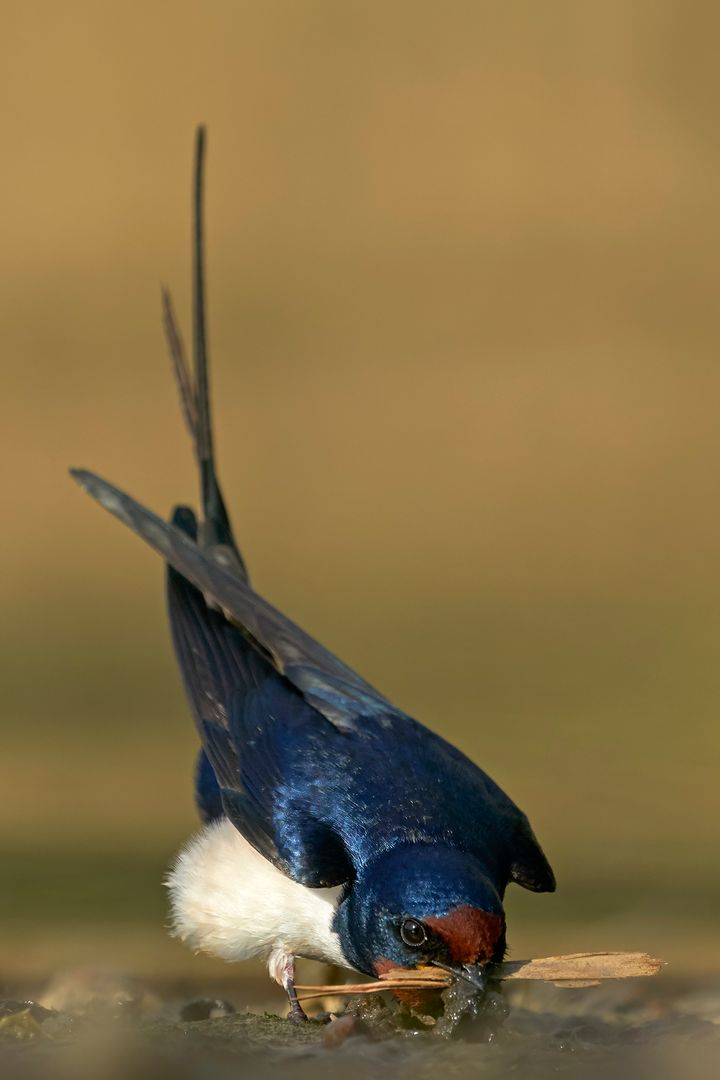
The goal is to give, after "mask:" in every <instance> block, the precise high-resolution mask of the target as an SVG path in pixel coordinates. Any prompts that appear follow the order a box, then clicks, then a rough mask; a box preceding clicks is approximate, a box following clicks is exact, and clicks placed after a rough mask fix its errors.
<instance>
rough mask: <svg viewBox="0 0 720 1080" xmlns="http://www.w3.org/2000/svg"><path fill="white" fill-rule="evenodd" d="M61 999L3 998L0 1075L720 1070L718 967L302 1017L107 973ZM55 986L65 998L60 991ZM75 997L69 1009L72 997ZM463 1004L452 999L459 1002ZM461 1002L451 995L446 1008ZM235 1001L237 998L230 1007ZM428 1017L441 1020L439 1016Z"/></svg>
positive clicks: (346, 1078)
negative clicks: (430, 1006)
mask: <svg viewBox="0 0 720 1080" xmlns="http://www.w3.org/2000/svg"><path fill="white" fill-rule="evenodd" d="M81 996H82V995H80V994H76V996H75V998H74V999H73V995H72V994H67V992H66V1001H65V1002H64V1003H63V1002H61V1001H59V1004H64V1005H65V1007H64V1008H51V1007H49V1006H48V1001H47V998H49V997H52V994H50V995H47V996H46V998H43V999H42V1000H41V1001H40V1002H33V1003H27V1002H24V1001H23V1000H22V998H21V997H20V996H17V997H16V998H15V999H14V1000H8V1001H6V1002H2V1003H0V1075H1V1076H2V1077H3V1080H5V1078H6V1077H7V1078H12V1077H15V1076H18V1077H23V1078H24V1077H33V1078H34V1077H40V1076H43V1077H54V1076H58V1077H60V1078H62V1080H64V1078H66V1077H67V1078H68V1080H69V1078H70V1077H73V1078H77V1080H90V1078H92V1080H99V1078H101V1077H105V1076H107V1077H110V1078H112V1080H126V1078H127V1080H130V1078H132V1080H144V1078H145V1077H147V1078H150V1077H153V1078H155V1077H160V1076H166V1075H167V1076H173V1077H177V1078H179V1080H201V1078H202V1080H226V1078H227V1080H230V1078H231V1077H232V1078H237V1077H239V1076H242V1077H260V1078H263V1077H265V1076H267V1077H270V1076H272V1077H277V1076H278V1075H280V1073H281V1072H286V1071H287V1072H288V1074H291V1075H292V1077H293V1080H296V1078H300V1080H303V1078H305V1077H321V1078H323V1077H326V1076H327V1077H331V1076H332V1077H336V1076H338V1074H341V1075H342V1078H343V1080H354V1078H355V1077H358V1078H359V1077H365V1076H372V1077H373V1078H375V1077H377V1076H384V1075H388V1076H390V1075H392V1076H393V1077H399V1078H405V1077H408V1078H409V1077H413V1078H419V1080H424V1078H425V1077H427V1078H428V1080H429V1078H431V1077H432V1078H433V1080H435V1078H436V1077H437V1076H438V1074H440V1075H442V1076H448V1077H450V1076H463V1077H465V1076H470V1077H475V1076H477V1077H482V1078H488V1080H494V1078H495V1077H501V1076H503V1077H505V1076H508V1075H517V1076H522V1077H528V1076H529V1077H545V1076H548V1077H549V1076H557V1075H559V1076H573V1075H582V1076H591V1077H592V1076H595V1075H597V1076H603V1077H608V1076H611V1077H612V1078H613V1080H620V1078H622V1077H625V1076H628V1077H630V1076H632V1077H640V1078H642V1077H645V1076H647V1077H654V1078H656V1077H659V1078H661V1080H664V1078H666V1077H667V1078H668V1080H669V1078H671V1077H673V1078H674V1077H683V1078H685V1077H688V1078H690V1080H692V1078H694V1077H698V1078H700V1077H705V1076H708V1077H710V1076H713V1077H714V1076H716V1075H717V1074H718V1062H720V979H704V980H695V981H693V980H683V981H678V980H673V979H671V978H669V977H662V978H660V979H657V980H634V981H633V983H632V985H628V984H612V985H608V986H603V987H598V988H591V989H586V990H562V989H556V988H553V987H549V986H537V985H534V986H526V987H522V986H518V987H513V988H512V989H508V988H506V989H505V990H504V992H503V994H502V995H500V994H498V993H496V992H495V991H493V992H491V993H490V994H489V995H487V996H486V998H485V999H484V1001H483V1002H482V1003H480V1005H478V1006H477V1007H473V1008H472V1009H470V1010H468V1008H467V1003H466V1002H461V1003H460V1006H459V1008H460V1022H459V1023H455V1022H453V1018H452V1016H448V1015H446V1016H444V1017H442V1016H441V1017H440V1019H437V1018H435V1017H422V1016H417V1015H413V1014H411V1013H409V1012H408V1010H407V1009H404V1008H402V1007H400V1006H398V1005H397V1003H395V1002H394V1001H393V1000H391V999H381V998H363V999H351V1001H350V1002H348V1004H347V1006H346V1008H345V1010H344V1013H343V1015H342V1016H340V1017H338V1016H333V1017H331V1018H328V1017H327V1016H321V1017H320V1018H316V1019H311V1020H310V1021H309V1022H308V1023H306V1024H295V1023H292V1022H291V1021H289V1020H287V1019H285V1018H283V1017H279V1016H276V1015H274V1014H272V1013H258V1012H251V1011H246V1010H245V1009H243V1007H242V1003H241V1002H238V1001H236V1002H229V1001H224V1000H216V999H202V998H197V999H185V1000H177V999H173V996H172V994H168V993H165V994H164V995H159V994H158V993H157V992H156V991H154V990H147V989H144V988H142V987H137V986H135V987H133V988H132V989H128V986H126V985H118V986H116V987H115V988H114V989H113V988H112V986H111V985H108V986H106V987H105V988H104V991H103V993H99V992H98V993H96V994H95V996H94V997H92V999H88V1000H86V1001H85V1003H84V1004H83V1003H82V1001H81ZM55 997H56V999H59V998H61V997H62V995H61V994H58V993H57V991H56V993H55ZM71 1004H72V1005H73V1007H72V1008H71V1007H70V1005H71ZM456 1004H457V1003H456ZM452 1007H453V1002H452V1001H451V1002H449V1003H447V1002H446V1010H445V1011H446V1014H448V1013H450V1012H451V1009H452ZM233 1009H237V1011H233ZM433 1021H434V1022H433Z"/></svg>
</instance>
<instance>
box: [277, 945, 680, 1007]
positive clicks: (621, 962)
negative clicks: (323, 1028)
mask: <svg viewBox="0 0 720 1080" xmlns="http://www.w3.org/2000/svg"><path fill="white" fill-rule="evenodd" d="M663 965H664V961H663V960H657V959H655V957H652V956H649V955H648V953H640V952H635V953H622V952H600V953H569V954H568V955H567V956H546V957H543V958H542V959H539V960H514V961H510V962H508V963H505V964H502V965H500V966H498V967H496V968H495V969H494V971H493V977H494V978H496V979H535V980H539V981H542V982H549V983H554V984H555V985H556V986H567V987H572V988H578V987H581V986H597V984H598V983H599V982H601V981H602V980H604V979H631V978H638V977H640V976H649V975H657V974H658V972H659V971H660V969H661V968H662V967H663ZM451 981H452V976H451V975H450V974H449V973H448V972H446V971H443V970H442V969H440V968H433V967H426V968H418V969H406V968H394V969H393V970H391V971H387V972H385V973H384V974H383V975H381V976H380V978H379V979H378V980H377V982H368V983H346V984H340V985H337V986H296V987H295V989H296V990H297V992H298V997H301V998H303V999H304V1000H308V999H310V998H316V997H325V996H326V995H328V994H379V993H382V992H383V991H385V990H444V989H445V988H446V987H448V986H449V985H450V983H451Z"/></svg>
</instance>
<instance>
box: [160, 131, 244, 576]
mask: <svg viewBox="0 0 720 1080" xmlns="http://www.w3.org/2000/svg"><path fill="white" fill-rule="evenodd" d="M204 166H205V128H204V127H198V129H197V133H196V137H195V178H194V184H193V370H192V371H191V370H190V368H189V366H188V363H187V358H186V355H185V348H184V346H183V341H182V337H181V335H180V331H179V329H178V323H177V319H176V318H175V313H174V310H173V305H172V300H171V298H170V293H169V292H168V290H167V289H163V292H162V303H163V322H164V326H165V337H166V339H167V344H168V349H169V352H170V357H171V360H172V364H173V369H174V372H175V378H176V381H177V385H178V390H179V393H180V403H181V406H182V412H183V417H184V419H185V423H186V425H187V429H188V431H189V432H190V437H191V439H192V442H193V447H194V450H195V458H196V460H197V464H198V470H199V474H200V498H201V505H202V517H203V520H202V522H201V523H200V530H199V533H200V543H201V545H202V546H203V547H207V548H217V547H218V546H220V547H223V548H225V549H226V550H227V549H229V550H230V551H231V552H232V553H233V555H234V557H235V559H236V560H237V567H236V569H237V571H238V572H239V573H241V574H242V576H243V577H247V571H246V569H245V564H244V563H243V559H242V556H241V554H240V552H239V550H238V548H237V545H236V543H235V538H234V536H233V532H232V527H231V525H230V518H229V516H228V512H227V509H226V507H225V500H224V499H223V496H222V491H221V490H220V484H219V482H218V478H217V471H216V468H215V453H214V446H213V430H212V414H211V409H210V379H209V362H208V351H207V330H206V325H205V258H204V223H203V194H204V182H203V181H204V171H205V170H204Z"/></svg>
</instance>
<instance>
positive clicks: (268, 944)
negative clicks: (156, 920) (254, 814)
mask: <svg viewBox="0 0 720 1080" xmlns="http://www.w3.org/2000/svg"><path fill="white" fill-rule="evenodd" d="M166 884H167V887H168V889H169V890H170V905H171V912H172V923H173V933H174V935H175V936H176V937H179V938H181V939H182V940H183V941H184V942H186V943H187V944H188V945H189V946H190V947H191V948H193V949H197V950H198V951H201V952H207V953H210V954H211V955H213V956H218V957H220V958H221V959H223V960H248V959H250V958H251V957H258V958H260V959H263V960H266V961H268V963H269V965H270V967H271V971H272V973H273V974H278V973H277V972H275V970H273V969H274V968H275V966H276V959H275V958H277V957H280V956H305V957H307V958H308V959H310V960H323V961H325V962H326V963H330V964H339V965H341V966H343V967H349V966H350V965H349V964H348V962H347V960H346V959H345V957H344V956H343V952H342V948H341V947H340V939H339V938H338V936H337V934H336V933H335V932H334V931H333V930H332V919H333V915H334V913H335V908H336V906H337V902H338V898H339V896H340V893H341V891H342V888H341V887H337V888H334V889H308V888H306V886H304V885H299V884H298V883H297V882H295V881H291V880H290V878H288V877H285V875H284V874H283V873H281V871H280V870H278V869H277V868H276V867H274V866H273V865H272V863H270V862H268V861H267V859H265V858H263V856H262V855H260V854H259V853H258V852H257V851H256V850H255V848H254V847H252V845H251V844H249V843H248V842H247V840H245V838H244V837H243V836H241V835H240V833H239V832H238V831H237V829H236V828H235V826H234V825H232V823H231V822H230V821H229V820H228V819H227V818H222V819H221V820H219V821H216V822H213V823H212V824H210V825H206V826H205V828H204V829H203V830H202V832H200V833H198V835H197V836H195V837H194V838H193V839H192V840H191V841H190V842H189V843H188V844H187V845H186V846H185V847H184V848H183V849H182V851H181V852H180V854H179V855H178V858H177V861H176V863H175V866H174V867H173V869H172V870H171V871H170V874H169V875H168V878H167V881H166Z"/></svg>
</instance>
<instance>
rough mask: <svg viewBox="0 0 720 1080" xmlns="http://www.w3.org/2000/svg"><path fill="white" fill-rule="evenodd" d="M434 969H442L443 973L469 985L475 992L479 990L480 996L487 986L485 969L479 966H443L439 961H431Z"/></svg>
mask: <svg viewBox="0 0 720 1080" xmlns="http://www.w3.org/2000/svg"><path fill="white" fill-rule="evenodd" d="M432 963H433V965H434V966H435V967H439V968H442V969H443V971H449V972H450V974H451V975H453V976H454V977H455V978H456V979H462V980H463V982H468V983H470V985H471V986H474V987H475V989H476V990H479V991H480V993H481V994H482V993H483V992H484V991H485V987H486V985H487V976H486V974H485V969H484V967H483V966H482V965H481V964H458V965H457V966H455V965H453V964H443V963H442V962H441V961H440V960H433V961H432Z"/></svg>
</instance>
